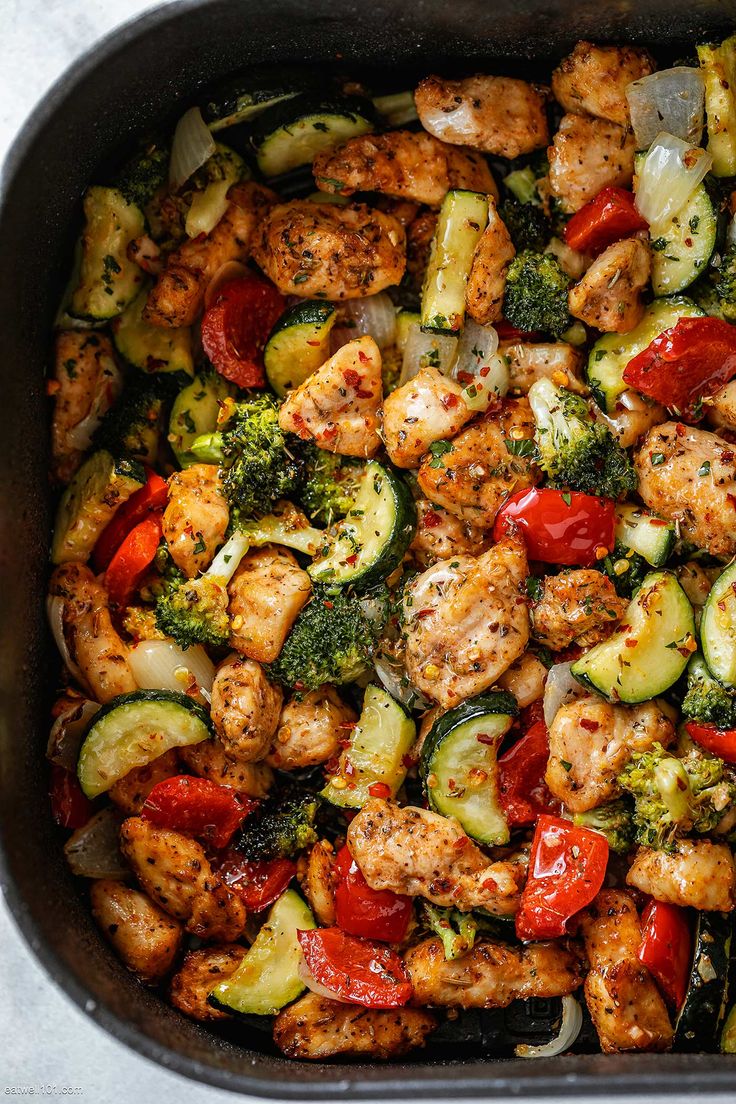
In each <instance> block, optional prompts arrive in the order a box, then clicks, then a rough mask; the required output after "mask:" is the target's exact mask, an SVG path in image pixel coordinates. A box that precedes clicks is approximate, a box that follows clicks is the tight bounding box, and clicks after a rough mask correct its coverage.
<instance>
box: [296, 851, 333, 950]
mask: <svg viewBox="0 0 736 1104" xmlns="http://www.w3.org/2000/svg"><path fill="white" fill-rule="evenodd" d="M334 857H335V856H334V852H333V850H332V844H331V843H328V842H327V840H317V842H316V843H315V844H314V846H313V847H312V850H311V851H310V852H309V858H308V859H307V860H306V863H305V864H304V868H303V872H302V873H301V875H300V873H299V871H297V877H299V884H300V885H301V888H302V891H303V892H304V894H305V895H306V898H307V900H308V901H309V904H310V906H311V908H312V912H313V913H314V915H315V917H316V919H317V922H318V923H319V924H324V926H325V927H327V928H331V927H332V926H333V924H334V923H335V884H336V882H337V876H336V874H335V871H334V868H333V865H332V863H333V859H334Z"/></svg>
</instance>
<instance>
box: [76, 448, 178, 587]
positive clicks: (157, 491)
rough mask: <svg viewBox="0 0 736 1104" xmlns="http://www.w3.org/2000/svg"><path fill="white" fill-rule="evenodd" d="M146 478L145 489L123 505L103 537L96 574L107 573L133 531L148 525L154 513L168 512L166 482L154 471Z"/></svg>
mask: <svg viewBox="0 0 736 1104" xmlns="http://www.w3.org/2000/svg"><path fill="white" fill-rule="evenodd" d="M146 476H147V479H146V483H145V486H143V487H141V489H140V490H139V491H136V492H135V494H132V495H131V496H130V498H129V499H128V501H127V502H124V503H123V505H122V506H121V507H120V508H119V509H118V510H117V511H116V513H115V516H114V518H113V519H112V521H111V522H110V524H109V525H108V526H107V528H106V529H104V530H103V532H102V533H101V534H100V537H99V539H98V541H97V544H96V545H95V550H94V552H93V553H92V562H93V564H94V567H95V571H104V570H105V568H106V567H107V566H108V565H109V563H110V561H111V559H112V558H113V556H114V555H115V552H116V551H117V549H118V548H119V547H120V545H121V544H122V543H123V541H124V540H125V538H126V537H127V535H128V533H129V532H130V531H131V529H134V528H135V527H136V525H138V524H139V522H141V521H144V520H145V518H146V517H147V515H148V514H150V513H152V512H153V511H155V510H163V509H165V507H166V502H167V499H168V494H169V488H168V486H167V484H166V480H164V479H162V478H161V476H160V475H158V474H157V473H156V472H155V471H154V470H153V468H146Z"/></svg>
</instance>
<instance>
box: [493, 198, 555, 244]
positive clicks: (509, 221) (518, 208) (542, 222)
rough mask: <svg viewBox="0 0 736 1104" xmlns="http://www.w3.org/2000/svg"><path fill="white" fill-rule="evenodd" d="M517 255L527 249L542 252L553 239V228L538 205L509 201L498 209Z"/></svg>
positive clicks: (505, 201)
mask: <svg viewBox="0 0 736 1104" xmlns="http://www.w3.org/2000/svg"><path fill="white" fill-rule="evenodd" d="M498 213H499V215H500V216H501V218H502V219H503V221H504V223H505V224H506V229H507V230H508V232H509V234H510V236H511V241H512V242H513V243H514V249H515V250H516V252H517V253H521V252H523V251H524V250H525V249H531V250H533V251H537V252H541V250H543V249H544V247H545V245H546V244H547V242H548V241H549V239H550V238H551V237H552V226H551V223H550V221H549V219H548V218H547V216H546V215H545V213H544V211H543V210H542V208H541V207H540V206H539V205H538V204H536V203H519V201H518V200H516V199H507V200H504V202H503V203H502V204H501V206H500V207H499V208H498Z"/></svg>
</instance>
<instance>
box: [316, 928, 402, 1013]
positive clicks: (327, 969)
mask: <svg viewBox="0 0 736 1104" xmlns="http://www.w3.org/2000/svg"><path fill="white" fill-rule="evenodd" d="M296 936H297V939H298V940H299V944H300V946H301V948H302V951H303V952H304V959H305V962H306V964H307V969H308V970H309V972H310V974H311V975H312V977H313V978H314V979H315V981H317V982H318V983H319V984H320V985H324V986H325V988H327V989H330V990H331V991H332V992H333V993H337V995H338V996H340V997H343V998H344V999H345V1000H347V1001H349V1002H350V1003H351V1004H361V1005H363V1006H364V1007H365V1008H398V1007H400V1006H401V1005H402V1004H406V1002H407V1001H408V1000H409V998H410V997H411V994H412V985H411V981H410V979H409V973H408V971H407V969H406V966H405V965H404V963H403V962H402V961H401V959H400V958H399V956H398V955H397V954H396V952H395V951H392V950H391V949H390V947H386V946H383V945H382V944H380V943H371V942H370V940H368V939H358V938H356V937H355V936H354V935H346V934H345V932H344V931H341V930H340V928H314V929H312V930H311V931H298V932H297V933H296Z"/></svg>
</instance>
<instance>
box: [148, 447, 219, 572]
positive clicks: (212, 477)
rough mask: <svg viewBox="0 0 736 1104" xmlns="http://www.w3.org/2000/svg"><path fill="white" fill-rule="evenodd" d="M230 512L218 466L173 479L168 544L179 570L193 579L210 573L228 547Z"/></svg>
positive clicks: (165, 523) (165, 527) (195, 466)
mask: <svg viewBox="0 0 736 1104" xmlns="http://www.w3.org/2000/svg"><path fill="white" fill-rule="evenodd" d="M229 520H230V508H229V506H228V504H227V499H226V498H225V496H224V494H223V492H222V479H221V477H220V472H219V469H218V468H217V467H216V466H215V465H214V464H192V465H190V467H188V468H184V470H183V471H178V472H174V474H173V475H172V476H170V477H169V501H168V503H167V506H166V509H165V510H164V516H163V522H162V524H163V534H164V540H165V541H166V544H167V546H168V549H169V552H170V553H171V558H172V560H173V561H174V563H175V564H176V566H177V567H178V568H179V569H180V570H181V571H183V572H184V574H185V575H186V576H187V577H188V578H189V579H191V578H193V577H194V576H195V575H198V574H199V572H200V571H206V569H207V568H208V567H209V566H210V564H211V563H212V561H213V559H214V558H215V553H216V552H217V550H218V548H219V547H220V545H222V544H224V543H225V533H226V532H227V526H228V522H229Z"/></svg>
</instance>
